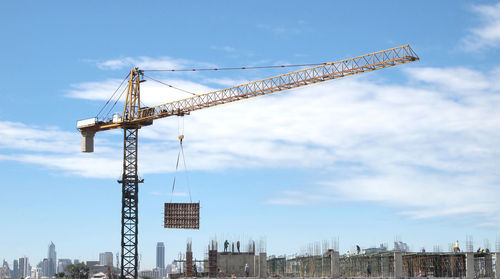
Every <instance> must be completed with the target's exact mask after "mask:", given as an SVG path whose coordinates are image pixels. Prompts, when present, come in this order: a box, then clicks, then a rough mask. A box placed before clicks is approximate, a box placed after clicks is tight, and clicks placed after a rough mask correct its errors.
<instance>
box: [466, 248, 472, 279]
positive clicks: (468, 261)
mask: <svg viewBox="0 0 500 279" xmlns="http://www.w3.org/2000/svg"><path fill="white" fill-rule="evenodd" d="M465 278H466V279H474V253H473V252H466V253H465Z"/></svg>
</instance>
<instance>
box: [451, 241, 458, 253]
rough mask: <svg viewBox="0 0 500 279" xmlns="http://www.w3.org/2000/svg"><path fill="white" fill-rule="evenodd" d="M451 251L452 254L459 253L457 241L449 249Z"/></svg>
mask: <svg viewBox="0 0 500 279" xmlns="http://www.w3.org/2000/svg"><path fill="white" fill-rule="evenodd" d="M451 248H452V249H453V252H455V253H456V252H460V247H458V240H457V241H456V242H455V245H453V247H451Z"/></svg>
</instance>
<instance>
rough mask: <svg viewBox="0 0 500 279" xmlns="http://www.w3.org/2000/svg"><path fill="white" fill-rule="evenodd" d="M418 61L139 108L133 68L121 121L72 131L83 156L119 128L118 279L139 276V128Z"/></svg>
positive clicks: (391, 56)
mask: <svg viewBox="0 0 500 279" xmlns="http://www.w3.org/2000/svg"><path fill="white" fill-rule="evenodd" d="M417 60H419V58H418V56H417V55H416V53H415V52H414V51H413V50H412V49H411V47H410V46H409V45H404V46H400V47H395V48H391V49H387V50H383V51H378V52H373V53H370V54H366V55H362V56H358V57H354V58H349V59H345V60H341V61H337V62H331V63H324V64H322V65H320V66H316V67H311V68H307V69H303V70H299V71H295V72H291V73H287V74H283V75H279V76H275V77H271V78H267V79H263V80H258V81H253V82H249V83H246V84H242V85H237V86H234V87H230V88H226V89H221V90H216V91H213V92H209V93H206V94H200V95H195V96H193V97H190V98H186V99H182V100H178V101H174V102H169V103H166V104H161V105H157V106H154V107H143V108H141V107H140V83H141V82H142V80H141V78H142V77H143V70H140V69H138V68H134V69H132V70H131V71H130V74H129V76H128V78H129V80H128V88H127V95H126V98H125V105H124V108H123V116H122V117H121V118H120V119H110V120H105V121H98V119H97V118H96V117H94V118H90V119H85V120H80V121H78V122H77V128H78V129H79V130H80V132H81V133H82V152H93V151H94V135H95V133H96V132H99V131H106V130H111V129H117V128H121V129H123V173H122V177H121V179H120V180H119V181H118V182H119V183H121V184H122V220H121V278H122V279H125V278H127V277H129V278H133V279H137V278H138V276H137V275H138V270H137V267H138V249H137V244H138V243H137V242H138V239H137V235H138V222H139V220H138V201H139V198H138V197H139V196H138V194H139V183H142V182H143V181H144V180H142V179H139V176H138V173H137V165H138V163H137V162H138V161H137V160H138V153H137V146H138V132H139V129H140V128H141V127H143V126H148V125H151V124H153V120H156V119H160V118H164V117H169V116H173V115H185V114H189V113H190V112H192V111H195V110H200V109H204V108H209V107H213V106H218V105H221V104H226V103H230V102H235V101H239V100H244V99H248V98H252V97H257V96H261V95H267V94H271V93H275V92H279V91H283V90H287V89H293V88H298V87H302V86H305V85H309V84H313V83H318V82H323V81H328V80H332V79H337V78H341V77H346V76H350V75H355V74H359V73H364V72H369V71H374V70H378V69H383V68H387V67H391V66H396V65H400V64H405V63H409V62H413V61H417Z"/></svg>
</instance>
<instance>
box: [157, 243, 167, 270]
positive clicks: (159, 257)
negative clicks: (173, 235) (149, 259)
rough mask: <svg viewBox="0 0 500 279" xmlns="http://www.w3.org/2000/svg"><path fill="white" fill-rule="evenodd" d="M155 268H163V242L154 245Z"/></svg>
mask: <svg viewBox="0 0 500 279" xmlns="http://www.w3.org/2000/svg"><path fill="white" fill-rule="evenodd" d="M156 267H157V268H161V269H164V268H165V244H163V242H158V243H157V244H156Z"/></svg>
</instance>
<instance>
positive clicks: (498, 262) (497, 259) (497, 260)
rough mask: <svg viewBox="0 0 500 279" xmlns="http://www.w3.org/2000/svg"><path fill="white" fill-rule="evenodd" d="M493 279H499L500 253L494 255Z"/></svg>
mask: <svg viewBox="0 0 500 279" xmlns="http://www.w3.org/2000/svg"><path fill="white" fill-rule="evenodd" d="M495 278H496V279H500V253H495Z"/></svg>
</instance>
